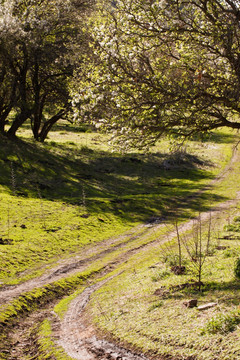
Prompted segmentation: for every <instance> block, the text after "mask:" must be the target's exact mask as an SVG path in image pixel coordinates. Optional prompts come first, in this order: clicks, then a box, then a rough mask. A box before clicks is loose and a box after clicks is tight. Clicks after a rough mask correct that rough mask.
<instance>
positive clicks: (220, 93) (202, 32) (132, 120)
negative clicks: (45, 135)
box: [73, 0, 240, 148]
mask: <svg viewBox="0 0 240 360" xmlns="http://www.w3.org/2000/svg"><path fill="white" fill-rule="evenodd" d="M101 13H103V14H104V15H103V16H99V18H97V20H95V21H94V24H93V35H94V36H93V38H94V43H93V44H94V54H95V61H94V63H90V62H89V60H87V61H86V65H85V74H81V76H80V75H79V74H77V76H76V79H77V82H76V84H77V85H75V90H74V94H73V104H74V107H75V117H76V118H78V119H80V120H81V121H90V122H92V123H94V124H95V125H96V126H97V127H102V128H103V129H105V130H111V131H113V133H114V136H116V137H117V139H118V141H119V142H120V143H121V142H122V143H123V144H124V146H125V147H127V146H137V147H140V148H141V147H144V146H146V145H149V144H152V143H154V142H155V141H156V139H158V138H159V137H160V136H161V135H162V134H163V133H172V134H180V135H183V136H190V135H192V134H193V133H195V132H205V131H208V130H211V129H215V128H218V127H222V126H227V127H230V128H236V129H238V128H240V122H239V120H238V119H239V114H240V41H239V39H240V2H239V1H236V0H189V1H185V0H171V1H170V0H149V1H146V0H132V1H129V0H119V1H117V3H116V5H115V6H113V7H109V8H108V9H105V10H103V9H101ZM91 59H94V57H93V56H92V58H91ZM83 75H85V76H83Z"/></svg>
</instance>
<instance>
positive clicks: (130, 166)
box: [0, 125, 235, 284]
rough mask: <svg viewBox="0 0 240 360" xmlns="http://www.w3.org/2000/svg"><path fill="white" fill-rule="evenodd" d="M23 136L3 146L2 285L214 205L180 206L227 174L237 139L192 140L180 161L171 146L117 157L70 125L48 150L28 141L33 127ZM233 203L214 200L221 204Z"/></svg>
mask: <svg viewBox="0 0 240 360" xmlns="http://www.w3.org/2000/svg"><path fill="white" fill-rule="evenodd" d="M69 130H70V131H69ZM20 135H21V136H22V139H23V140H24V141H20V140H19V141H17V142H15V143H13V142H10V141H8V140H6V139H4V138H1V144H0V226H1V227H0V238H1V241H0V243H1V242H2V243H3V245H1V244H0V255H1V263H0V281H1V283H2V284H16V283H18V282H21V281H23V280H27V279H29V278H31V277H34V276H37V275H39V274H41V272H42V271H43V268H42V265H43V264H51V262H52V261H55V259H56V258H59V257H63V256H69V254H71V253H72V252H76V251H77V250H78V249H79V248H81V247H83V246H85V245H87V244H90V243H94V242H99V241H101V240H103V239H106V238H108V237H111V236H113V235H118V234H120V233H123V232H124V231H126V230H127V229H129V228H130V227H133V226H135V225H137V224H139V223H140V222H144V221H147V219H149V218H150V217H152V216H156V215H157V216H159V217H161V216H167V215H171V214H172V213H174V212H175V211H176V207H177V206H178V207H179V209H180V211H181V215H182V217H184V216H185V217H188V216H190V215H191V214H192V213H193V212H194V211H196V210H197V209H199V207H201V208H202V209H205V208H207V207H209V206H210V205H211V204H210V202H209V197H204V196H202V198H198V199H194V200H192V201H191V203H189V204H188V205H186V203H183V202H182V206H181V205H180V204H181V201H182V200H183V199H184V198H185V197H187V196H191V194H194V193H195V192H196V191H198V190H200V189H201V188H204V186H205V185H206V184H208V183H209V181H210V180H211V179H212V178H213V177H214V176H215V175H216V174H217V173H218V172H219V171H220V170H221V169H222V168H223V166H224V165H225V164H226V162H227V161H228V160H229V157H230V154H231V142H233V141H234V138H235V136H234V135H231V134H225V133H222V135H221V133H219V132H218V133H217V135H213V136H212V140H211V142H209V141H206V142H204V143H201V142H198V141H196V142H190V143H189V144H188V145H187V147H188V149H187V150H188V153H187V154H185V153H184V154H183V156H182V154H180V155H181V156H180V157H179V156H177V157H176V155H174V156H172V155H171V154H169V150H168V147H169V143H168V142H167V141H166V140H164V141H162V142H161V143H159V144H158V145H157V146H156V147H154V148H153V149H152V152H151V153H148V154H144V153H132V154H126V155H122V154H118V153H112V152H111V150H112V149H110V148H109V147H108V146H107V138H106V136H104V135H100V134H97V133H81V132H76V129H74V128H73V129H72V128H71V127H67V128H66V131H63V125H62V127H61V125H59V128H56V131H55V132H53V133H52V134H51V135H50V138H49V140H48V141H47V142H46V144H37V143H35V142H33V141H32V140H30V139H28V137H27V135H28V130H27V129H23V130H21V132H20ZM214 136H216V139H215V140H214ZM221 136H222V138H223V143H220V142H219V138H221ZM165 162H167V164H170V166H168V167H169V168H168V169H166V168H165V167H164V163H165ZM225 197H226V196H225V194H224V192H222V193H221V194H215V193H212V194H211V199H212V201H213V202H216V201H220V200H222V199H224V198H225ZM181 207H182V208H181Z"/></svg>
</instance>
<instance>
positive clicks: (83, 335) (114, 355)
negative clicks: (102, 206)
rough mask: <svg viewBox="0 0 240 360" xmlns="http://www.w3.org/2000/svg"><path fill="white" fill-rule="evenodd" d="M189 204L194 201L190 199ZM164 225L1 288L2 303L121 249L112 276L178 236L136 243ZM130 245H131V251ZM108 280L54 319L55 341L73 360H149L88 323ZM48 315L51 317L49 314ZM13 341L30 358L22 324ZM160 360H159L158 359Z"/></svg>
mask: <svg viewBox="0 0 240 360" xmlns="http://www.w3.org/2000/svg"><path fill="white" fill-rule="evenodd" d="M239 160H240V154H239V152H237V151H236V150H235V151H234V153H233V157H232V159H231V162H230V163H229V165H228V166H227V167H226V168H225V169H224V171H223V172H222V174H221V175H220V176H218V178H216V179H215V180H213V181H212V183H211V184H210V185H213V183H214V182H217V181H221V180H222V179H223V178H225V177H226V176H227V175H228V173H229V172H230V171H232V166H233V165H234V163H235V162H236V161H239ZM201 193H202V191H201V192H198V193H196V195H195V197H197V196H199V195H200V194H201ZM239 195H240V194H239V193H238V196H237V198H236V199H232V200H228V201H226V202H224V203H221V204H219V205H218V206H217V207H216V208H214V209H211V217H212V219H213V218H217V217H218V216H219V215H220V214H221V213H222V212H224V211H226V210H228V209H229V208H231V207H233V206H236V204H237V203H238V202H239V197H240V196H239ZM191 199H192V197H191ZM187 201H191V200H190V199H189V200H187ZM209 213H210V211H207V212H205V213H202V214H201V221H202V222H204V221H206V220H207V219H208V217H209ZM193 222H194V219H191V220H189V221H188V222H186V223H184V224H182V225H180V226H179V229H178V230H179V232H185V231H187V230H191V229H192V226H193ZM165 226H166V224H164V223H160V224H159V223H158V222H153V223H151V224H148V225H146V224H145V225H141V226H139V227H136V228H134V229H132V230H131V231H130V232H127V233H126V234H123V235H122V236H119V237H116V238H114V239H108V240H106V241H104V242H102V243H101V244H96V245H93V246H88V247H86V248H84V249H83V250H82V251H81V252H80V253H79V254H78V255H77V256H74V258H71V259H65V260H64V261H60V262H58V263H57V264H56V266H55V267H54V268H53V269H51V270H48V272H46V273H45V274H44V275H43V276H41V277H39V278H36V279H33V280H29V281H27V282H25V283H22V284H19V285H16V286H5V287H3V288H1V289H0V304H6V303H8V302H9V301H11V300H13V299H14V298H16V297H18V296H19V295H21V294H23V293H25V292H27V291H30V290H33V289H35V288H39V287H42V286H44V285H46V284H50V283H53V282H55V281H57V280H59V279H62V278H66V277H69V276H70V275H73V274H74V273H80V272H82V271H84V270H86V269H87V268H88V267H89V265H90V264H91V263H93V262H94V261H96V260H100V259H103V258H104V256H105V255H107V254H110V253H113V252H114V251H116V250H121V252H120V254H119V255H118V256H116V257H115V259H114V260H112V261H109V263H108V264H107V265H103V267H102V271H101V272H100V273H99V274H98V276H103V275H104V274H110V273H111V271H112V270H113V269H116V268H118V266H119V265H120V264H123V263H125V262H126V261H127V260H128V259H129V258H130V257H131V256H132V255H134V254H136V253H138V252H139V251H140V250H142V249H143V248H144V249H145V250H148V249H150V248H153V247H158V246H159V243H161V244H163V243H164V242H166V241H169V240H171V239H172V238H174V237H176V232H175V231H171V232H168V234H167V236H165V237H161V238H159V239H155V240H152V241H150V242H148V243H146V244H144V245H136V244H135V241H136V240H139V239H140V238H141V239H143V240H144V239H147V238H148V237H149V236H151V234H153V233H154V232H156V230H159V229H160V228H164V227H165ZM129 245H131V246H130V248H129ZM127 246H128V248H127ZM115 276H117V275H115ZM109 279H110V278H108V280H109ZM108 280H106V279H105V280H103V281H99V282H98V283H96V284H94V285H89V286H87V287H86V288H85V290H84V291H83V292H82V293H81V294H80V295H79V296H78V297H77V298H75V300H74V301H72V303H71V304H70V306H69V309H68V311H67V313H66V316H65V317H64V319H63V321H60V320H59V319H57V318H55V322H54V336H55V338H56V339H57V340H56V342H57V343H58V345H60V346H61V347H63V348H64V350H65V351H66V353H67V354H68V355H69V356H70V357H72V358H73V359H80V360H95V359H100V360H106V359H109V360H147V358H146V357H145V356H144V355H142V354H135V353H133V352H131V351H129V350H127V349H124V348H122V347H121V346H117V345H115V344H113V343H110V342H109V341H107V340H106V339H104V338H101V339H100V338H98V337H97V336H96V333H95V331H94V329H93V327H92V326H91V325H90V324H87V323H86V321H85V320H84V309H85V307H86V305H87V303H88V302H89V299H90V296H91V294H92V293H93V292H94V291H96V290H97V289H99V288H100V287H101V286H103V285H104V284H105V283H106V281H108ZM47 313H48V314H49V312H47ZM47 313H46V314H44V315H42V314H43V313H42V311H40V310H39V311H38V312H36V313H35V315H34V314H32V315H31V316H30V318H34V316H35V320H36V322H39V321H41V319H42V318H43V316H47V317H48V316H49V315H47ZM22 324H24V323H22ZM14 338H19V339H20V340H17V341H16V343H15V346H16V347H17V349H18V351H17V356H18V359H25V357H24V356H22V355H21V354H26V352H27V353H28V355H29V351H30V350H29V349H30V347H31V346H29V345H28V342H27V340H26V339H27V338H30V337H29V335H27V333H26V330H23V328H22V326H21V325H19V326H18V327H15V329H14V331H13V334H12V335H11V339H12V340H11V344H12V343H13V344H14V340H13V339H14ZM24 339H25V340H24ZM24 341H25V343H26V344H25V343H24ZM32 347H33V346H32ZM6 351H9V356H8V355H7V359H17V358H16V357H15V355H14V351H15V349H14V346H13V347H12V348H9V349H7V350H6ZM33 358H34V357H33ZM49 359H50V358H49ZM158 360H160V358H159V357H158Z"/></svg>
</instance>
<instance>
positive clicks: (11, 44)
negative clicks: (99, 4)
mask: <svg viewBox="0 0 240 360" xmlns="http://www.w3.org/2000/svg"><path fill="white" fill-rule="evenodd" d="M89 6H90V1H85V0H79V1H73V0H64V1H62V0H26V1H25V0H9V1H1V5H0V33H1V37H0V80H1V87H0V131H1V132H2V133H7V135H9V136H15V134H16V131H17V130H18V128H19V127H20V126H22V124H23V123H25V121H26V120H27V119H30V120H31V127H32V132H33V135H34V138H35V139H36V140H40V141H44V139H45V138H46V136H47V133H48V131H49V130H50V129H51V127H52V126H53V125H54V124H55V123H56V121H58V120H59V119H60V118H63V117H64V116H67V114H68V112H69V110H70V104H71V102H70V96H69V86H68V81H69V78H71V76H72V74H73V70H74V67H75V65H76V63H77V64H79V62H80V61H81V56H82V53H83V52H84V49H85V47H86V36H85V35H83V31H82V28H83V24H84V21H83V19H84V15H85V14H86V12H87V11H88V10H89ZM7 123H9V124H10V126H9V127H8V128H6V124H7Z"/></svg>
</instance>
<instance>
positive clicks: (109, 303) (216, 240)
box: [89, 163, 240, 360]
mask: <svg viewBox="0 0 240 360" xmlns="http://www.w3.org/2000/svg"><path fill="white" fill-rule="evenodd" d="M239 173H240V164H239V163H237V164H236V165H235V168H234V170H233V169H231V171H230V173H229V175H228V176H227V177H226V178H225V179H224V180H223V181H222V182H221V183H219V184H216V185H215V187H213V188H212V189H210V190H209V191H207V192H206V198H207V197H208V198H209V199H213V197H215V196H219V197H225V198H226V199H227V198H231V197H232V196H235V195H236V192H237V191H239ZM212 195H214V196H212ZM212 204H214V203H212ZM204 207H205V206H203V208H204ZM200 210H201V208H200ZM232 211H233V214H235V215H236V214H239V212H240V210H239V207H238V208H235V209H232ZM233 214H232V213H231V212H230V211H229V213H228V212H226V213H224V214H223V215H222V217H220V218H219V219H217V221H216V223H215V224H213V225H212V227H213V229H214V232H213V234H212V240H211V250H212V252H211V256H209V257H207V258H206V262H205V264H204V271H203V281H204V288H203V292H200V293H199V292H198V291H196V290H195V289H190V288H185V289H183V290H179V289H175V290H170V288H171V287H172V286H176V285H179V284H184V283H186V282H189V281H191V279H192V278H193V277H194V273H193V272H192V271H191V268H192V267H193V265H194V264H193V263H192V262H191V261H189V258H188V256H187V253H186V251H184V258H185V260H186V263H185V265H186V266H187V273H186V275H181V276H176V275H174V274H173V273H172V272H171V271H170V267H171V266H170V263H169V262H168V261H166V256H164V254H165V255H166V254H168V255H170V257H171V256H172V255H173V254H177V246H175V248H174V247H173V248H171V249H170V248H169V247H168V248H166V247H160V248H158V249H157V248H154V249H153V250H151V251H149V252H147V253H146V252H144V251H143V252H142V253H139V254H138V255H137V256H135V257H133V258H132V259H131V261H130V262H129V263H128V264H127V265H126V266H125V268H124V270H125V271H124V273H123V274H122V275H121V276H120V277H118V278H116V279H113V280H111V281H110V282H109V283H108V284H107V285H105V286H104V287H102V288H101V289H100V290H98V292H96V293H95V294H94V295H93V298H92V303H91V304H90V306H89V315H90V316H91V317H92V320H93V321H94V322H95V323H96V324H97V326H98V327H99V328H100V329H102V330H103V331H104V332H106V334H111V336H113V337H114V338H115V340H118V341H120V342H123V343H124V342H126V343H128V344H129V345H130V346H132V347H136V348H137V349H141V350H143V351H144V352H148V353H149V355H153V356H154V358H157V359H158V358H159V356H162V357H163V359H165V357H166V359H169V358H170V359H180V358H181V359H184V360H185V359H191V360H193V359H198V360H215V359H219V360H220V359H221V360H236V359H240V350H239V349H240V341H239V335H240V328H239V324H240V308H239V301H240V298H239V289H240V282H239V280H237V279H235V277H234V264H235V261H236V259H237V258H238V257H239V254H240V243H239V241H240V236H239V231H240V226H239V217H237V218H236V219H235V221H233V225H232V226H230V227H229V226H227V223H228V222H229V218H230V216H231V215H233ZM228 217H229V218H228ZM224 224H226V225H225V227H224ZM224 229H225V230H224ZM226 230H229V231H226ZM231 236H232V239H229V237H231ZM224 237H225V238H226V239H224ZM218 246H223V247H226V248H225V249H224V248H223V249H222V250H217V247H218ZM159 288H162V289H163V290H166V291H167V292H166V294H165V295H163V296H157V295H154V292H155V291H156V290H157V289H159ZM168 291H169V292H168ZM192 298H195V299H198V303H199V305H201V304H205V303H208V302H213V301H214V302H217V303H218V305H217V306H216V307H213V308H211V309H208V310H206V311H203V312H199V311H198V310H197V309H196V308H193V309H186V308H185V307H184V306H183V302H184V301H186V300H188V299H192ZM100 309H101V311H100ZM162 357H161V358H162Z"/></svg>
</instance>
